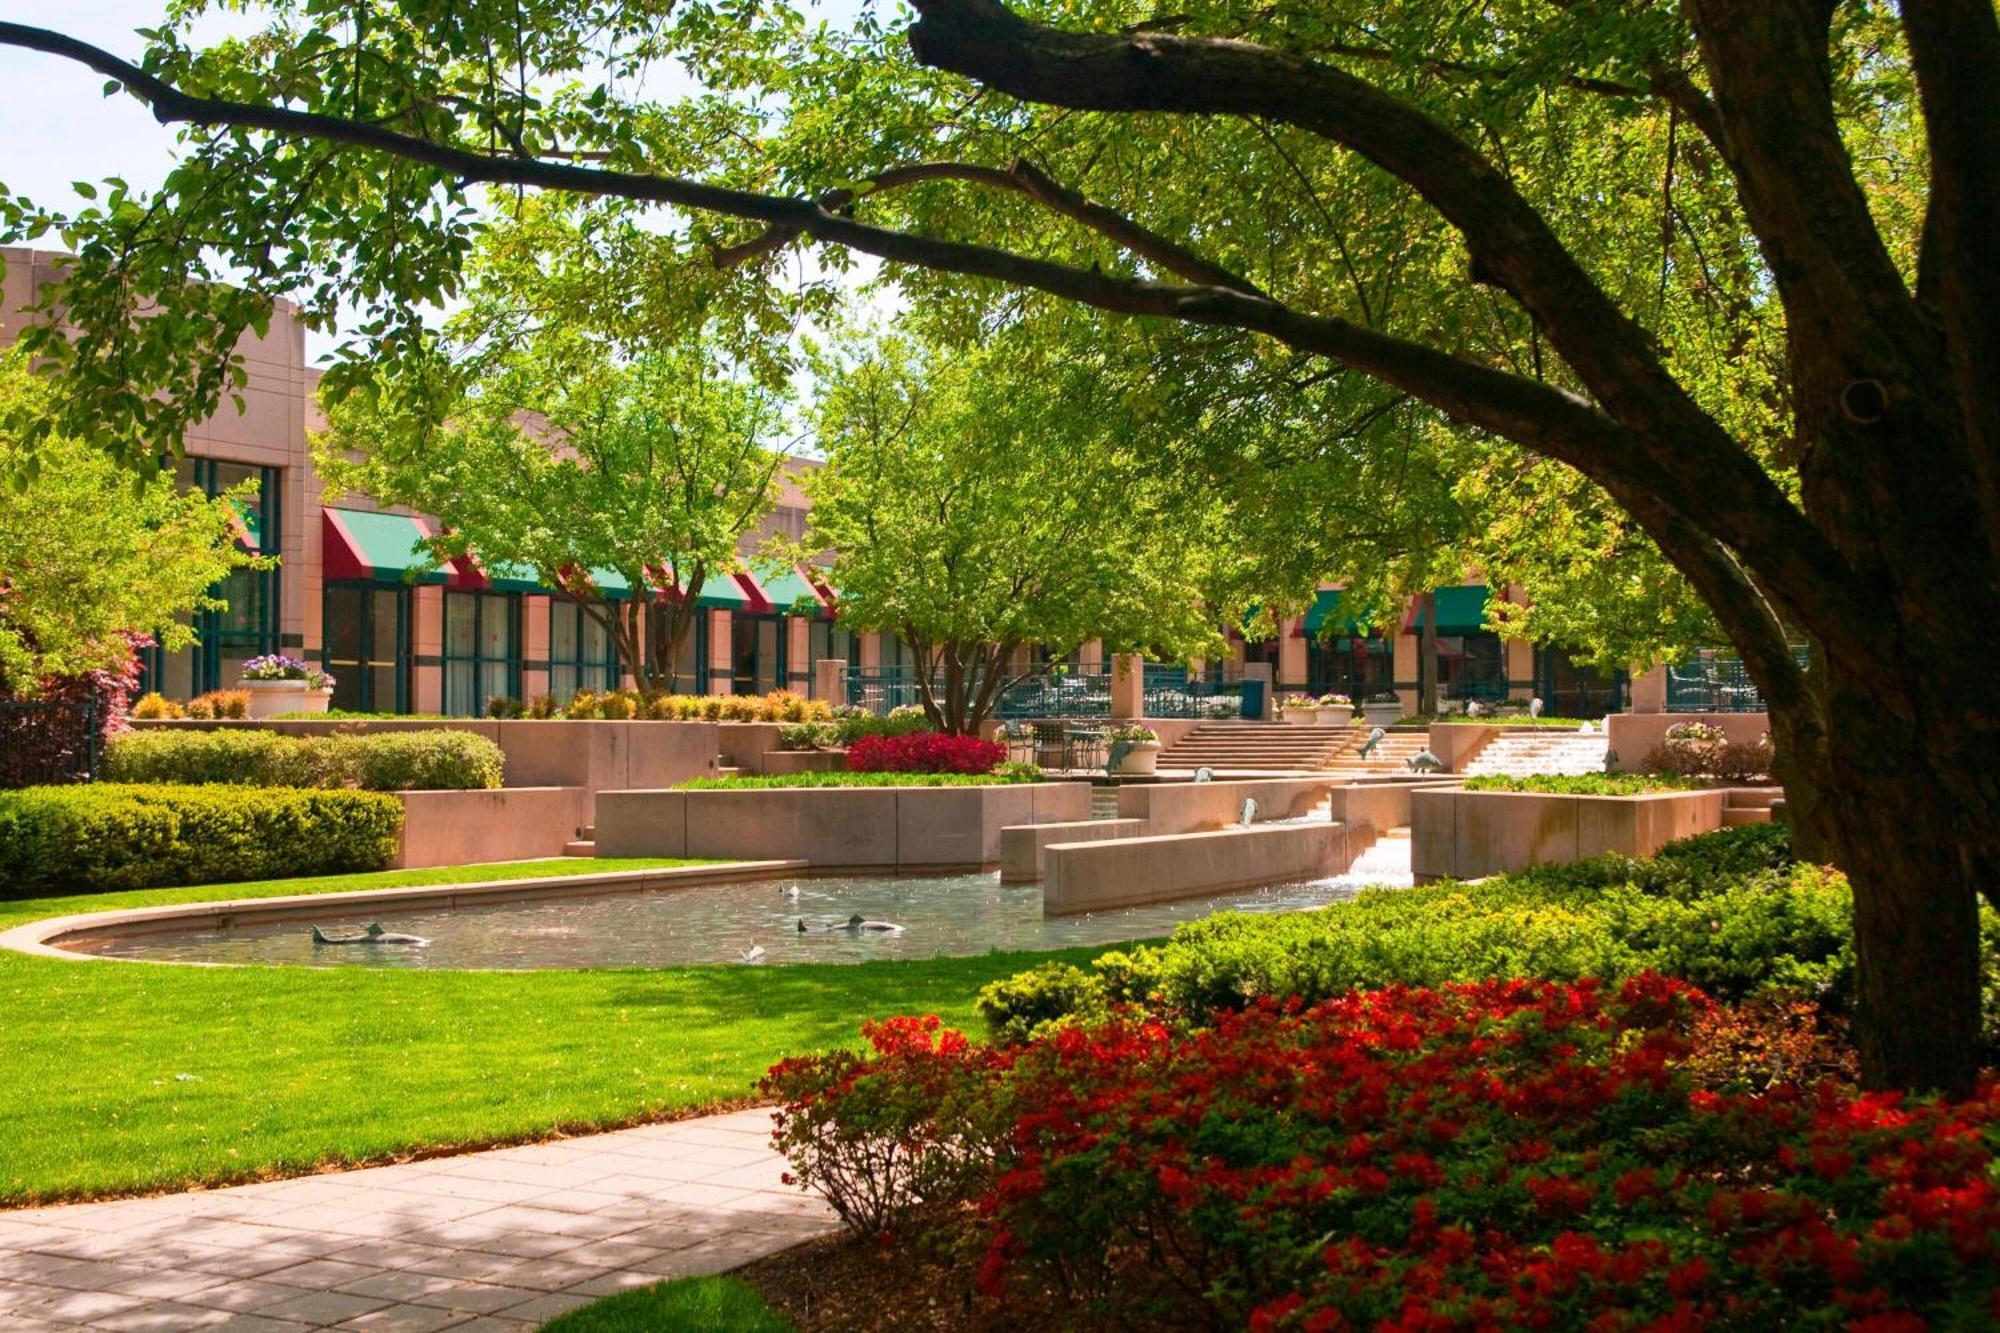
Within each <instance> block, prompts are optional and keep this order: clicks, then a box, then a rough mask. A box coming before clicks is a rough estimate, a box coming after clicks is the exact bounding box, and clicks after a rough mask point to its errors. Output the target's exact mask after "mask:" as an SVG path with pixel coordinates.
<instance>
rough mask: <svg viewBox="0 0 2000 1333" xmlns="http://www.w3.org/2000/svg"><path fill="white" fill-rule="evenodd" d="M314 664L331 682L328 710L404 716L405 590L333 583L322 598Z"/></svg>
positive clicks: (407, 654) (406, 692)
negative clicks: (318, 647)
mask: <svg viewBox="0 0 2000 1333" xmlns="http://www.w3.org/2000/svg"><path fill="white" fill-rule="evenodd" d="M320 643H321V644H322V645H323V648H322V650H321V653H320V659H321V661H322V662H323V664H324V665H325V667H326V669H327V671H328V673H330V674H331V675H332V676H333V678H334V686H333V701H332V702H333V706H334V707H335V708H345V709H350V710H352V711H355V712H363V713H407V712H409V711H410V589H409V588H408V587H407V586H406V585H402V584H384V583H366V582H361V581H359V580H345V579H341V580H334V581H332V582H330V583H328V584H327V585H326V587H325V590H324V593H323V595H322V603H321V615H320Z"/></svg>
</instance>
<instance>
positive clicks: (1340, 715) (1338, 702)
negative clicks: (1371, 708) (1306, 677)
mask: <svg viewBox="0 0 2000 1333" xmlns="http://www.w3.org/2000/svg"><path fill="white" fill-rule="evenodd" d="M1319 724H1320V725H1321V726H1322V727H1351V726H1353V725H1354V700H1352V699H1350V698H1348V697H1347V696H1346V695H1344V694H1322V695H1321V696H1320V697H1319Z"/></svg>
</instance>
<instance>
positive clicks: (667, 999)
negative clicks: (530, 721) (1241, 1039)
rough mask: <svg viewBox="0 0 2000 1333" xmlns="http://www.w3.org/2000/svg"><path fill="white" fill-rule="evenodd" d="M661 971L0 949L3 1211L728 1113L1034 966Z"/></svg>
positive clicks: (222, 892) (161, 898)
mask: <svg viewBox="0 0 2000 1333" xmlns="http://www.w3.org/2000/svg"><path fill="white" fill-rule="evenodd" d="M673 864H683V863H679V862H673V861H667V860H662V859H658V858H653V859H644V860H641V859H634V860H615V859H611V858H603V859H599V860H594V861H584V860H553V861H535V862H515V863H509V864H506V865H493V866H460V867H455V868H452V869H448V870H418V871H391V872H385V873H382V874H359V875H340V876H329V877H326V878H321V879H313V880H271V881H261V882H257V883H242V884H225V885H210V886H202V887H195V888H179V889H153V890H143V891H138V892H128V893H115V894H104V893H100V894H91V895H88V896H78V897H66V898H41V899H28V900H22V901H17V902H0V929H6V928H9V927H12V926H17V925H21V924H23V923H25V922H28V921H33V920H37V919H40V918H44V917H51V916H61V915H65V914H68V913H72V912H84V911H95V910H101V909H109V908H114V907H136V906H145V905H151V904H159V903H174V902H197V901H201V900H204V899H211V898H225V897H226V898H251V897H270V896H275V895H279V894H287V893H303V892H319V893H326V892H335V891H339V890H343V889H356V888H375V887H385V886H392V885H406V884H413V883H445V882H468V881H473V880H480V879H494V878H501V877H517V878H518V877H525V876H532V875H540V874H551V873H585V872H589V871H601V870H617V869H625V868H634V867H640V866H660V865H673ZM1096 952H1099V951H1098V950H1078V951H1072V952H1071V953H1070V954H1064V955H1043V954H1023V953H1012V954H997V953H996V954H989V955H986V956H983V957H975V958H940V959H934V960H928V961H922V962H899V963H866V964H860V965H847V966H839V965H824V966H799V967H782V968H747V967H733V966H731V967H690V968H674V969H667V970H660V971H647V970H637V969H632V970H618V971H590V972H554V971H550V972H450V971H429V970H413V971H407V972H404V971H390V970H377V969H373V968H323V969H322V968H303V967H299V968H286V967H241V968H196V967H164V966H151V965H145V964H133V963H115V962H70V961H66V960H61V959H52V958H36V957H31V956H28V955H25V954H16V953H13V952H10V951H5V950H0V1014H5V1016H6V1022H5V1023H4V1025H0V1069H4V1070H6V1071H8V1076H7V1077H6V1078H4V1079H0V1205H21V1204H27V1203H34V1202H39V1201H49V1200H56V1199H64V1198H78V1197H87V1196H91V1195H99V1194H112V1193H122V1192H134V1191H145V1190H160V1189H174V1188H183V1187H186V1186H190V1185H195V1184H219V1183H223V1182H228V1181H243V1180H251V1179H257V1178H260V1177H266V1176H277V1175H287V1174H297V1173H301V1172H306V1171H311V1170H313V1169H315V1168H317V1167H321V1166H326V1165H332V1164H352V1163H358V1162H366V1161H374V1160H384V1159H389V1158H393V1157H395V1156H396V1155H398V1154H402V1153H407V1152H409V1151H411V1150H412V1149H415V1148H419V1147H434V1146H454V1147H459V1146H476V1145H481V1144H487V1143H493V1142H502V1141H508V1140H515V1139H524V1138H533V1137H537V1136H540V1135H544V1134H547V1133H550V1132H552V1131H555V1130H559V1129H563V1130H577V1129H586V1128H609V1127H612V1126H615V1125H619V1124H625V1123H629V1122H632V1121H634V1120H638V1119H643V1118H646V1117H650V1116H658V1115H663V1114H670V1113H674V1112H678V1111H684V1110H695V1109H698V1108H702V1107H707V1106H713V1105H718V1104H723V1103H728V1102H731V1101H734V1100H738V1099H741V1098H744V1097H746V1096H747V1095H748V1094H749V1092H750V1089H751V1086H752V1084H754V1083H755V1081H756V1080H757V1078H758V1077H759V1076H760V1075H761V1074H762V1073H763V1072H764V1070H765V1069H766V1068H767V1067H768V1066H769V1065H770V1064H771V1063H772V1062H774V1061H775V1060H777V1059H779V1058H780V1057H782V1056H786V1055H791V1054H795V1053H798V1052H801V1051H809V1050H815V1049H826V1048H830V1047H833V1046H837V1045H843V1044H848V1043H851V1042H853V1041H854V1040H856V1035H855V1034H856V1028H857V1026H858V1024H859V1022H860V1020H861V1019H862V1018H863V1017H869V1016H873V1015H878V1014H893V1013H910V1012H923V1013H931V1012H935V1013H938V1014H940V1015H942V1016H944V1017H945V1018H946V1020H947V1021H948V1022H952V1023H955V1024H957V1025H959V1026H969V1025H971V1024H973V1022H974V1021H975V1019H976V1017H977V1015H976V1013H975V1011H974V1008H973V999H974V996H975V995H976V994H977V993H978V991H979V989H980V987H981V986H982V985H984V984H985V983H986V982H988V981H992V980H994V979H995V978H998V977H1003V976H1008V975H1011V974H1012V973H1014V972H1018V971H1020V970H1021V969H1022V968H1023V967H1026V966H1028V965H1030V964H1032V963H1034V962H1036V961H1039V960H1041V959H1043V958H1048V957H1073V958H1074V959H1076V960H1079V961H1080V960H1081V959H1083V958H1086V957H1089V956H1090V955H1091V954H1094V953H1096Z"/></svg>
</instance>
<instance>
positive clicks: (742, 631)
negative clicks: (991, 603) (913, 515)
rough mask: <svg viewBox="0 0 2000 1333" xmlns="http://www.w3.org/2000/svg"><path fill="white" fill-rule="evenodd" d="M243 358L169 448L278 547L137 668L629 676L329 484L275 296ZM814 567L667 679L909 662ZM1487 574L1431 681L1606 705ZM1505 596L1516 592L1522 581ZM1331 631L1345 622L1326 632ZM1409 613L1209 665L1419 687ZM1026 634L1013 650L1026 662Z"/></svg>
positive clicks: (448, 703)
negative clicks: (296, 667)
mask: <svg viewBox="0 0 2000 1333" xmlns="http://www.w3.org/2000/svg"><path fill="white" fill-rule="evenodd" d="M0 259H4V261H5V265H6V271H5V275H4V280H0V345H4V343H5V342H8V341H11V336H12V334H11V330H12V329H14V328H17V327H18V323H19V320H20V319H22V318H23V316H22V315H21V314H20V311H21V310H22V308H23V307H24V306H25V305H27V304H29V303H30V301H31V300H32V298H33V297H34V296H35V294H36V292H37V291H38V290H39V289H40V288H41V286H42V285H43V284H45V283H47V282H49V281H51V280H53V279H54V278H55V277H56V275H57V273H58V271H59V265H60V263H61V260H62V256H60V255H58V254H52V253H47V252H37V251H29V250H21V249H0ZM238 351H239V352H240V354H241V355H242V357H243V359H244V365H245V368H246V370H247V372H248V382H247V384H246V386H245V388H244V390H243V399H244V405H245V410H244V411H243V412H241V413H238V412H236V411H235V410H234V408H233V407H231V408H229V409H226V410H225V411H223V412H221V413H219V414H218V415H217V416H215V417H214V418H212V419H210V420H209V421H206V422H203V423H202V424H201V425H200V426H198V427H196V428H195V429H193V430H191V431H190V432H189V433H188V435H187V437H186V439H185V441H184V457H183V458H181V459H180V460H179V461H178V462H177V463H176V465H175V466H176V469H177V472H178V475H179V476H180V478H181V479H182V481H183V483H184V484H186V485H189V486H194V487H200V488H202V489H203V490H206V491H207V492H209V493H210V494H219V493H221V492H223V491H226V490H229V489H231V488H232V487H235V486H238V485H242V484H244V483H250V484H251V496H250V498H249V499H248V500H244V501H240V502H239V513H240V515H241V518H242V524H241V530H240V532H239V534H238V540H239V541H240V542H242V543H243V544H244V546H245V547H246V548H247V549H250V550H254V551H257V552H260V553H263V554H269V555H275V556H277V557H278V564H277V566H276V568H274V569H271V570H266V571H255V572H252V571H239V572H237V573H236V574H234V575H232V576H231V578H230V579H229V581H228V582H227V584H226V585H225V586H223V587H221V588H219V589H218V590H217V592H218V595H219V596H220V597H221V598H222V599H223V600H225V601H226V602H227V604H228V605H227V609H225V610H220V611H214V612H205V613H203V614H202V615H201V617H200V623H199V624H198V625H197V629H198V631H199V640H200V641H199V643H198V644H197V645H196V646H194V647H192V648H189V649H187V650H185V651H182V652H177V653H171V654H169V653H163V652H160V651H159V650H157V649H155V650H149V651H148V652H147V654H146V656H145V660H144V663H143V666H144V672H145V682H144V683H145V688H147V689H149V690H158V691H159V692H160V693H162V694H164V695H166V696H168V697H169V698H173V699H187V698H190V697H193V696H195V695H198V694H202V693H206V692H208V691H210V690H216V689H223V688H227V687H228V686H230V685H232V684H234V683H235V682H236V681H237V680H238V679H239V678H240V676H241V671H242V664H243V662H244V661H245V659H247V658H251V657H255V656H259V655H261V654H265V653H285V654H287V655H290V656H294V657H300V658H303V659H304V660H306V661H308V662H312V663H315V664H320V665H323V666H324V668H325V669H326V670H327V671H328V672H329V673H330V674H331V675H333V676H334V677H335V678H336V680H337V682H338V684H337V686H336V688H335V692H334V698H333V704H334V706H335V707H337V708H342V709H349V710H355V711H369V712H385V713H442V714H446V715H453V716H472V715H478V714H481V713H483V712H485V710H486V708H487V706H488V703H489V702H490V701H491V700H493V699H496V698H504V699H515V700H528V699H533V698H535V697H536V696H538V695H544V694H546V695H550V696H552V697H554V698H555V699H557V700H558V701H563V700H566V699H567V698H568V697H569V696H570V695H572V694H574V693H575V692H576V691H577V690H579V689H591V690H605V689H615V688H619V687H621V686H625V685H629V684H630V680H629V678H625V677H623V676H622V675H621V673H620V670H619V666H618V661H617V654H616V651H615V649H614V648H613V647H612V645H611V643H610V640H609V637H608V636H607V635H606V634H605V632H604V630H603V629H602V627H600V626H599V625H598V624H597V623H596V622H595V621H594V620H593V619H592V618H591V617H590V616H588V615H586V614H585V613H584V612H583V611H582V609H581V608H580V607H578V606H577V605H576V604H575V603H574V602H572V601H570V600H569V599H567V598H564V597H562V596H560V595H552V594H551V593H550V592H549V591H548V590H547V589H545V588H542V587H541V586H540V585H539V584H538V583H536V581H535V580H534V579H533V578H532V577H530V578H514V577H509V576H508V573H507V572H506V571H489V570H485V569H482V568H480V567H479V566H478V565H477V563H476V562H471V561H459V562H454V563H453V564H451V565H448V566H446V567H444V568H442V569H429V568H427V567H426V566H427V564H428V561H427V557H426V555H425V552H424V547H423V542H424V539H425V538H426V537H428V536H430V535H431V534H432V533H433V532H434V531H435V529H434V527H433V526H432V524H431V522H430V520H429V519H427V518H426V517H425V516H423V515H420V514H413V513H410V512H408V511H406V510H399V509H393V508H384V507H382V506H377V505H374V504H372V503H370V502H369V501H368V500H366V499H365V498H360V497H352V496H343V497H341V498H339V499H338V500H334V501H329V500H328V498H327V497H326V496H325V495H324V493H323V489H324V488H323V487H322V485H321V482H320V479H319V476H318V474H317V472H316V471H315V470H314V468H313V465H312V460H311V457H310V454H309V451H308V449H307V445H306V440H307V435H308V433H309V432H311V431H313V430H316V429H318V428H319V427H320V425H321V424H322V423H321V421H320V419H319V416H318V411H317V407H316V405H315V390H316V388H317V386H318V380H319V375H318V372H317V371H315V370H314V369H312V368H311V367H309V366H308V365H307V364H306V357H305V330H304V328H303V326H301V325H300V323H299V322H298V320H297V318H296V311H295V310H294V309H292V308H291V307H289V306H286V305H282V304H281V305H280V307H279V309H278V310H277V311H276V312H275V314H274V315H273V318H272V320H271V323H270V326H269V329H268V330H267V332H266V333H265V334H264V335H263V336H262V337H256V336H250V335H246V336H245V338H244V339H243V341H242V342H241V343H240V344H239V346H238ZM815 466H817V464H816V463H814V462H812V461H811V460H798V461H797V462H795V463H794V464H793V465H791V467H790V468H789V470H788V471H787V472H786V473H785V474H783V475H782V477H781V480H780V492H779V495H778V497H777V502H776V505H775V506H774V508H773V509H772V511H771V512H770V514H768V515H767V516H766V517H765V519H764V521H763V523H762V525H761V526H760V527H759V529H758V530H757V531H755V532H752V533H747V534H745V537H744V539H743V542H742V544H741V549H742V551H743V553H744V554H745V555H746V556H747V555H749V554H751V553H753V552H754V551H755V550H756V549H757V547H758V546H759V545H760V544H761V543H762V542H763V540H764V539H765V538H766V537H768V536H771V535H773V534H782V535H785V536H789V537H798V536H801V535H803V533H804V532H805V530H806V525H807V521H808V501H807V499H806V496H805V494H804V492H803V491H802V489H801V488H800V485H799V481H800V478H801V477H802V476H804V475H805V473H806V472H808V471H809V470H810V469H811V468H813V467H815ZM809 572H810V571H804V570H796V569H794V570H782V569H781V570H777V571H775V572H771V571H766V572H763V573H753V574H746V575H740V576H737V577H734V578H726V579H714V580H710V585H711V586H709V587H707V588H705V589H704V590H703V591H702V593H701V595H700V597H699V598H698V603H699V605H700V607H701V611H702V614H701V615H700V616H698V617H697V619H696V623H695V627H694V630H693V632H692V633H690V634H689V636H688V638H687V641H686V642H685V643H684V644H683V645H682V650H681V654H680V661H679V663H678V664H677V670H676V679H675V687H676V689H677V690H679V691H682V692H688V693H699V694H710V693H712V694H730V693H756V694H762V693H766V692H769V691H771V690H791V691H794V692H797V693H802V694H809V693H812V692H813V691H814V689H815V688H816V673H815V671H814V669H813V664H814V663H816V662H822V661H827V660H838V661H841V662H844V663H846V664H848V666H849V668H850V669H851V670H852V671H853V672H854V673H855V674H857V675H862V674H869V673H878V672H880V671H882V670H883V669H893V668H897V667H903V668H907V667H909V666H910V664H911V653H910V650H909V649H908V647H907V646H906V645H904V644H902V643H900V642H898V641H897V640H896V639H895V638H894V637H893V636H889V635H879V634H870V633H857V632H851V631H849V630H848V629H847V628H846V627H845V626H843V625H841V623H840V622H839V620H838V618H837V616H836V614H835V612H834V601H833V599H832V598H831V597H830V596H828V595H827V590H826V589H825V588H824V586H823V584H822V582H821V581H820V580H818V579H816V578H810V577H807V575H808V573H809ZM1487 595H1488V590H1487V589H1486V588H1485V587H1484V586H1483V585H1482V584H1480V583H1479V582H1477V581H1476V580H1474V581H1468V582H1467V583H1466V584H1465V585H1463V586H1460V587H1453V588H1444V589H1440V590H1439V591H1438V593H1437V594H1436V597H1435V603H1436V607H1437V617H1438V624H1437V635H1438V681H1439V684H1440V691H1441V694H1442V696H1443V697H1445V698H1447V699H1465V698H1480V699H1493V700H1498V699H1501V698H1506V697H1515V698H1526V697H1529V696H1531V695H1537V694H1539V695H1540V696H1541V697H1543V698H1544V700H1545V701H1546V702H1547V703H1548V705H1549V710H1550V711H1551V712H1557V711H1562V712H1569V711H1570V710H1571V709H1572V708H1576V709H1577V710H1578V711H1580V712H1581V711H1585V710H1586V709H1587V710H1588V711H1589V712H1592V713H1601V712H1606V711H1611V710H1613V709H1615V708H1617V707H1620V706H1622V684H1621V683H1620V682H1618V681H1615V680H1607V679H1600V678H1598V677H1596V676H1595V675H1593V674H1592V673H1588V672H1581V671H1578V670H1576V669H1574V668H1572V667H1570V666H1569V665H1568V663H1567V659H1566V658H1565V657H1564V656H1563V655H1562V654H1561V653H1560V652H1557V651H1553V650H1543V649H1538V648H1534V647H1531V646H1530V645H1527V644H1523V643H1514V642H1504V643H1503V642H1502V640H1501V639H1500V638H1499V637H1498V636H1497V635H1495V634H1493V633H1492V632H1491V631H1490V630H1487V629H1486V628H1485V626H1484V605H1485V598H1486V596H1487ZM1512 595H1513V596H1514V597H1516V599H1518V597H1519V591H1518V590H1513V591H1512ZM1342 631H1345V632H1342ZM1420 641H1421V639H1420V632H1419V627H1418V626H1417V624H1416V622H1415V620H1414V617H1413V616H1411V615H1406V616H1405V619H1404V622H1403V624H1402V626H1401V627H1400V629H1399V631H1398V632H1397V633H1395V634H1393V635H1390V636H1386V637H1385V636H1383V635H1380V634H1376V633H1372V632H1364V631H1362V630H1361V629H1360V628H1359V627H1358V626H1355V625H1354V624H1352V623H1351V622H1350V621H1348V620H1347V615H1346V613H1345V612H1343V610H1342V606H1341V594H1340V592H1339V591H1338V590H1337V589H1333V588H1327V589H1324V590H1322V591H1321V592H1320V593H1319V594H1318V597H1317V599H1316V600H1315V602H1314V604H1313V606H1312V607H1311V608H1309V609H1308V610H1307V611H1306V613H1305V614H1304V615H1302V616H1297V617H1293V618H1291V619H1289V620H1287V621H1286V622H1285V623H1284V625H1283V626H1282V627H1281V629H1280V632H1279V633H1278V635H1277V636H1276V637H1274V638H1271V639H1268V640H1264V641H1261V642H1245V641H1243V639H1242V637H1241V635H1240V634H1238V635H1234V636H1233V637H1232V643H1231V655H1230V657H1229V658H1228V659H1227V660H1225V661H1223V662H1220V663H1213V664H1210V670H1212V671H1215V672H1217V673H1219V674H1221V675H1223V676H1225V677H1228V676H1234V675H1237V674H1240V673H1241V670H1242V668H1243V667H1244V666H1246V665H1249V664H1252V663H1263V664H1267V665H1268V666H1269V668H1270V675H1271V679H1272V680H1273V682H1274V688H1275V689H1276V690H1277V691H1279V692H1281V693H1282V692H1287V691H1310V692H1312V693H1315V694H1327V693H1336V692H1337V693H1344V694H1347V695H1349V696H1350V697H1353V698H1356V699H1362V698H1365V697H1367V696H1369V695H1373V694H1380V693H1384V692H1388V691H1394V692H1395V693H1397V694H1398V695H1399V696H1401V697H1402V698H1403V699H1404V701H1405V703H1406V704H1407V705H1408V706H1409V707H1410V708H1414V707H1415V703H1416V697H1417V688H1418V684H1417V681H1418V671H1417V659H1418V653H1419V644H1420ZM1032 656H1033V654H1032V653H1031V652H1028V653H1024V660H1023V663H1022V665H1023V666H1025V665H1027V664H1028V662H1027V659H1028V658H1031V657H1032ZM1067 665H1068V666H1069V667H1070V668H1071V669H1072V670H1073V671H1075V672H1077V673H1080V674H1090V673H1097V672H1101V671H1103V670H1104V669H1105V668H1106V663H1105V656H1104V652H1103V647H1102V645H1101V644H1099V643H1096V642H1092V643H1088V644H1085V645H1084V646H1083V647H1082V648H1081V649H1080V650H1078V651H1077V652H1076V653H1073V654H1071V655H1070V657H1069V659H1068V663H1067Z"/></svg>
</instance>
